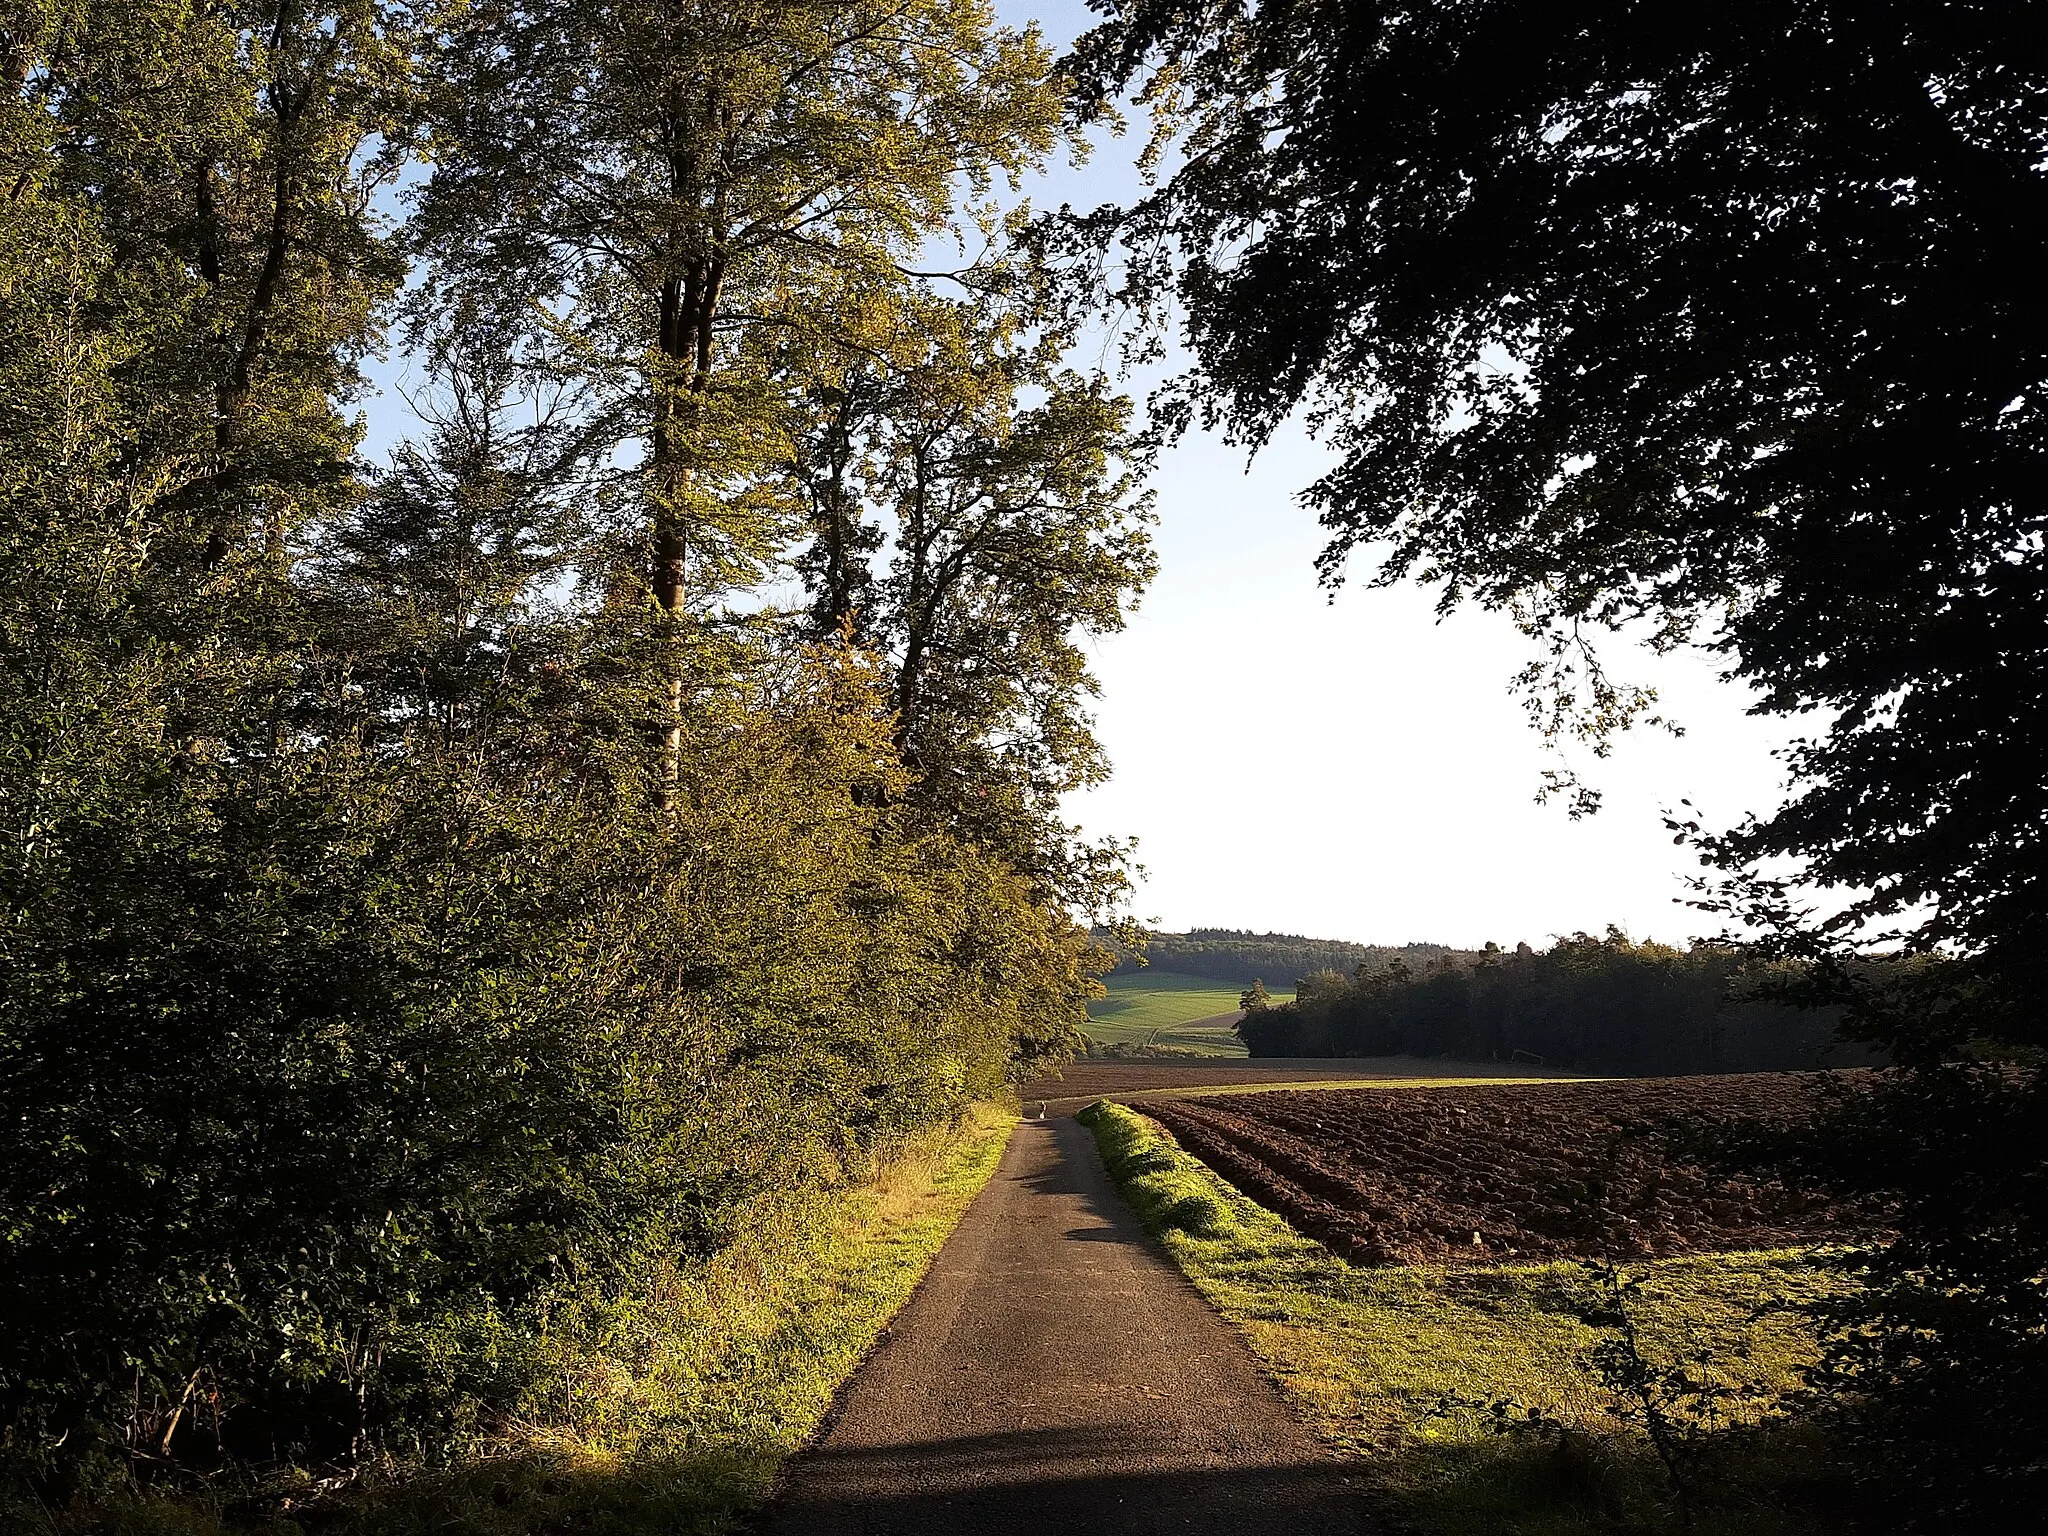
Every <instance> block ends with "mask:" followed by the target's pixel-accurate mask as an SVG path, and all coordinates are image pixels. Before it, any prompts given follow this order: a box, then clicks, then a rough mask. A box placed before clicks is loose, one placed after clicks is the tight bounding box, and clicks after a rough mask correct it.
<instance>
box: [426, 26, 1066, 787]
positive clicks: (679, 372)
mask: <svg viewBox="0 0 2048 1536" xmlns="http://www.w3.org/2000/svg"><path fill="white" fill-rule="evenodd" d="M449 51H450V56H451V59H452V61H453V64H452V68H451V70H450V73H449V77H448V95H447V98H446V100H447V106H446V112H445V117H446V120H447V121H446V126H445V128H444V130H443V133H442V136H441V142H440V144H439V148H438V158H437V166H436V170H435V174H434V177H433V180H432V182H431V184H430V185H429V186H428V188H427V190H426V193H425V196H424V198H423V200H422V203H421V230H422V238H423V241H424V246H425V249H426V250H427V251H428V252H429V253H430V254H431V256H432V258H433V260H434V262H435V263H436V265H437V268H438V271H439V273H440V276H441V280H442V283H443V284H444V286H445V287H446V288H451V289H463V290H466V291H467V292H469V293H470V294H472V295H473V296H477V297H478V299H479V302H481V298H482V296H485V295H488V296H490V297H491V298H493V299H495V300H496V301H497V302H498V303H500V304H501V305H502V304H505V303H508V302H509V303H510V304H512V305H514V306H522V305H535V306H540V307H541V309H542V310H543V311H544V312H546V313H549V314H552V315H554V316H557V317H559V320H560V323H562V324H564V325H566V326H569V327H571V328H573V330H574V332H575V334H576V335H577V336H579V337H580V338H581V342H580V347H581V352H582V355H583V358H584V360H585V365H586V366H587V367H588V368H589V369H590V371H591V373H592V375H593V377H595V378H596V379H598V380H599V381H601V383H602V386H603V388H604V389H605V391H606V392H607V394H608V396H609V400H610V404H611V406H612V409H613V410H614V412H615V419H616V430H615V436H616V439H617V441H619V442H620V443H622V444H623V443H626V442H633V443H636V444H638V445H639V449H640V458H641V463H640V479H641V496H640V498H639V503H640V508H641V517H642V524H641V527H640V529H639V530H638V539H639V548H640V555H641V559H640V561H639V562H638V563H639V571H640V580H641V582H642V583H643V587H642V590H644V592H645V593H646V595H647V596H648V597H649V598H651V600H652V603H653V606H654V608H655V609H656V611H657V613H658V614H659V615H661V616H663V617H664V621H665V622H666V623H668V624H669V625H670V627H671V629H673V626H674V624H675V622H676V621H677V620H678V619H679V618H680V617H681V616H682V615H683V613H684V612H685V610H686V607H687V606H688V605H689V603H690V602H691V601H692V599H693V595H694V596H695V598H696V599H698V600H700V601H701V600H703V599H705V598H708V597H715V596H716V595H717V594H718V593H719V592H721V591H723V590H725V589H727V588H729V587H730V585H731V584H732V583H733V582H735V581H737V580H742V579H745V578H747V577H749V576H751V575H752V574H753V573H755V572H756V571H758V570H759V569H760V567H761V564H762V562H764V561H765V560H766V559H768V558H769V556H770V555H771V554H772V553H773V552H774V550H775V548H776V545H777V541H778V538H779V536H780V535H781V534H782V533H784V532H785V531H786V529H787V526H788V524H787V519H788V516H789V514H790V511H791V509H789V508H788V507H786V506H783V505H781V504H780V503H778V502H775V501H773V500H771V499H767V498H764V497H763V496H761V495H760V494H759V490H758V486H757V484H756V476H757V474H758V472H759V471H760V470H761V469H762V468H763V467H764V466H766V465H768V464H771V463H773V462H775V460H776V459H777V458H778V457H780V456H781V454H782V452H783V451H784V448H783V444H784V433H785V430H786V422H785V420H784V415H783V407H784V405H785V400H784V385H783V383H782V382H781V381H778V380H777V379H776V378H775V377H773V375H772V373H771V372H770V370H769V369H768V368H767V367H766V364H765V353H766V352H767V350H768V348H767V346H766V345H765V344H766V343H767V342H769V341H770V340H771V339H772V340H780V339H781V338H782V336H783V335H784V334H785V333H806V332H813V331H817V330H820V329H824V330H828V331H837V332H840V333H842V334H845V335H848V336H851V337H856V338H857V337H858V336H859V335H860V334H862V332H863V331H864V330H866V329H868V328H869V327H871V326H872V325H873V324H874V317H875V313H876V311H877V310H878V309H879V310H882V311H886V310H887V308H888V306H889V304H890V296H891V294H892V293H893V292H894V291H896V290H898V289H900V288H901V286H902V285H903V282H904V277H903V271H902V269H903V267H904V265H905V264H906V263H908V262H910V261H911V260H912V259H913V258H914V257H915V256H916V254H917V252H918V250H919V247H920V244H921V243H922V242H923V241H925V240H927V239H929V238H931V237H933V236H936V235H940V234H942V233H943V232H944V231H945V230H946V229H947V227H948V225H949V222H950V221H951V220H952V219H953V218H954V217H955V216H956V213H957V212H958V211H959V203H960V198H961V194H962V192H963V190H964V191H966V192H968V193H970V194H971V193H973V192H974V191H976V190H981V189H986V188H987V186H988V185H989V182H990V178H991V177H993V176H997V175H1005V174H1015V173H1016V172H1018V171H1020V170H1021V169H1023V168H1024V167H1026V166H1028V165H1031V164H1033V163H1035V161H1036V160H1037V158H1038V157H1040V156H1042V155H1043V154H1045V153H1046V152H1047V151H1048V150H1049V149H1050V147H1051V146H1052V143H1053V141H1054V137H1055V133H1056V129H1057V120H1058V104H1057V101H1056V99H1055V94H1054V92H1053V90H1052V88H1051V86H1050V84H1049V76H1048V69H1047V65H1048V60H1047V56H1046V53H1045V50H1044V48H1043V46H1042V45H1041V44H1040V42H1039V41H1038V38H1037V36H1036V35H1035V33H1032V32H1022V33H1016V32H1010V31H1006V30H1001V29H998V28H996V27H995V25H994V23H993V19H992V13H991V12H990V10H989V8H988V7H987V5H986V4H985V3H983V0H890V3H863V4H856V5H839V4H823V3H820V0H769V3H752V0H749V3H729V0H625V3H600V4H588V3H584V0H531V3H521V4H514V5H511V6H507V7H494V8H491V9H488V10H484V11H478V12H474V13H472V14H471V16H470V17H469V18H468V19H466V20H465V21H464V22H463V23H462V25H461V26H460V27H459V28H458V30H457V31H456V32H455V33H454V35H453V36H452V37H451V39H450V42H449ZM750 492H752V494H749V493H750ZM681 690H682V680H681V674H680V672H679V671H674V672H673V674H672V676H671V677H670V679H669V682H668V689H667V692H668V703H667V706H666V708H667V713H668V716H669V723H668V726H667V731H668V736H669V743H670V751H671V755H672V756H673V755H674V754H675V753H676V752H677V751H678V750H679V743H680V737H679V735H678V732H679V731H680V729H681V725H680V716H681V711H682V706H683V697H682V691H681Z"/></svg>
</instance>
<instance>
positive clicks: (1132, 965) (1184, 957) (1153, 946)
mask: <svg viewBox="0 0 2048 1536" xmlns="http://www.w3.org/2000/svg"><path fill="white" fill-rule="evenodd" d="M1095 936H1096V938H1097V939H1098V940H1099V941H1100V942H1101V943H1103V944H1105V945H1108V946H1109V947H1110V948H1112V949H1114V950H1116V951H1117V952H1118V959H1117V963H1116V968H1115V970H1114V971H1113V972H1112V973H1111V974H1113V975H1117V976H1131V975H1134V974H1142V971H1143V969H1144V968H1145V967H1146V966H1154V967H1157V968H1158V969H1159V970H1162V971H1173V972H1177V973H1180V974H1182V975H1187V976H1207V977H1210V978H1212V979H1214V980H1216V981H1227V982H1236V983H1237V984H1238V985H1239V986H1240V987H1243V986H1248V985H1250V984H1251V983H1252V982H1253V981H1255V980H1257V979H1259V978H1261V977H1271V978H1275V984H1276V985H1279V986H1281V987H1284V988H1286V987H1292V986H1293V984H1294V983H1295V982H1297V981H1299V980H1300V979H1301V978H1302V977H1304V976H1313V975H1315V974H1316V973H1317V972H1319V971H1337V972H1341V973H1342V974H1344V975H1349V974H1350V973H1351V972H1353V971H1355V970H1356V969H1358V967H1359V966H1361V965H1363V966H1369V967H1371V968H1373V969H1378V968H1379V967H1380V966H1383V965H1387V964H1389V963H1390V962H1392V961H1395V960H1400V961H1402V962H1403V963H1404V964H1407V965H1412V966H1422V965H1426V964H1428V963H1430V962H1431V961H1434V960H1437V959H1439V958H1440V957H1442V956H1444V955H1449V954H1457V953H1459V951H1456V950H1453V949H1450V948H1448V947H1447V946H1445V945H1442V944H1404V945H1399V946H1393V945H1385V944H1348V943H1345V942H1344V941H1343V940H1341V939H1304V938H1302V937H1300V936H1299V935H1298V934H1291V933H1240V932H1238V931H1237V930H1235V929H1230V928H1195V929H1191V930H1190V931H1189V932H1187V933H1146V934H1144V935H1143V937H1142V941H1141V942H1138V943H1137V944H1136V947H1135V948H1134V947H1133V945H1132V943H1131V942H1127V941H1126V940H1124V939H1122V938H1120V937H1119V936H1117V935H1116V934H1113V933H1111V932H1109V931H1108V930H1107V929H1098V930H1097V932H1096V935H1095ZM1140 949H1141V950H1142V952H1143V959H1142V960H1141V959H1140V958H1139V954H1138V950H1140ZM1281 977H1284V978H1286V979H1285V981H1279V980H1278V978H1281Z"/></svg>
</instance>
